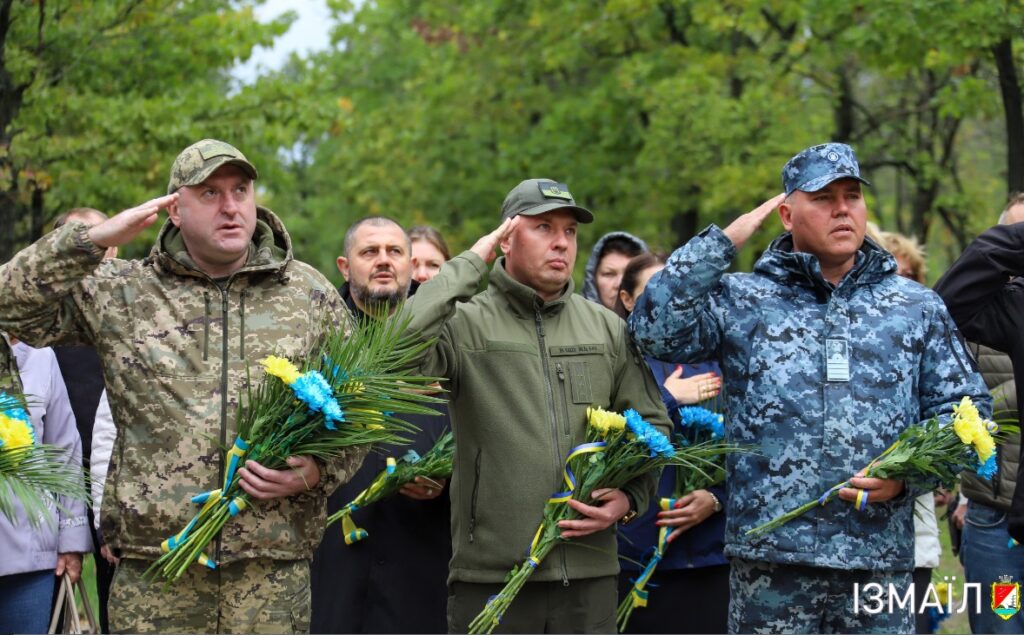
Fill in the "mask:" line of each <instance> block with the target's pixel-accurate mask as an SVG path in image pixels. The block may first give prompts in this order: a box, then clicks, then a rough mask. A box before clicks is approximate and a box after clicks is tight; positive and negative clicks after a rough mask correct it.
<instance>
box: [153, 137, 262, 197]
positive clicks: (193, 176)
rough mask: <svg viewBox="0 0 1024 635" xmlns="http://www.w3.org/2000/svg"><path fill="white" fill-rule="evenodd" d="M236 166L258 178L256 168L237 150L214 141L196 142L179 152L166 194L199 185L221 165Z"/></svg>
mask: <svg viewBox="0 0 1024 635" xmlns="http://www.w3.org/2000/svg"><path fill="white" fill-rule="evenodd" d="M228 164H230V165H237V166H238V167H240V168H242V170H243V171H244V172H245V173H246V174H248V175H249V178H251V179H253V180H255V179H257V178H259V174H257V173H256V168H255V167H254V166H253V164H252V163H249V159H246V158H245V155H244V154H242V153H241V152H239V151H238V148H236V147H234V146H233V145H231V144H228V143H224V142H223V141H217V140H216V139H203V140H202V141H197V142H195V143H193V144H192V145H190V146H189V147H187V148H185V149H184V150H182V151H181V154H179V155H178V158H177V159H175V160H174V165H172V166H171V179H170V181H168V183H167V193H168V194H171V193H173V192H176V191H177V190H178V189H179V188H181V187H184V186H186V185H199V184H200V183H202V182H203V181H205V180H206V179H207V177H209V176H210V175H211V174H213V172H214V170H216V169H217V168H219V167H220V166H222V165H228Z"/></svg>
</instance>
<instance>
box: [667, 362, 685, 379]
mask: <svg viewBox="0 0 1024 635" xmlns="http://www.w3.org/2000/svg"><path fill="white" fill-rule="evenodd" d="M682 376H683V365H682V364H676V369H675V370H674V371H672V374H670V375H669V377H670V378H671V379H679V378H680V377H682Z"/></svg>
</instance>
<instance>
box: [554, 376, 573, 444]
mask: <svg viewBox="0 0 1024 635" xmlns="http://www.w3.org/2000/svg"><path fill="white" fill-rule="evenodd" d="M555 373H556V374H557V375H558V383H559V384H561V387H562V414H563V415H564V418H563V421H562V429H563V430H564V431H565V436H567V437H568V436H569V435H571V434H572V431H571V430H569V397H568V396H567V395H566V392H565V371H564V370H563V369H562V362H558V363H556V364H555Z"/></svg>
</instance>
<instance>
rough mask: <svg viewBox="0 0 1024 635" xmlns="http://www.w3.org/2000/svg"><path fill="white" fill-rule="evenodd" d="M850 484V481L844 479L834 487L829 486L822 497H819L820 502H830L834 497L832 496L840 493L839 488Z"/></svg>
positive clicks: (822, 503)
mask: <svg viewBox="0 0 1024 635" xmlns="http://www.w3.org/2000/svg"><path fill="white" fill-rule="evenodd" d="M849 486H850V481H843V482H842V483H840V484H839V485H833V486H832V487H830V488H829V490H828V491H827V492H825V493H824V494H822V495H821V498H819V499H818V504H819V505H824V504H825V503H827V502H829V501H830V500H831V499H832V496H834V495H835V494H837V493H839V490H841V489H843V488H844V487H849Z"/></svg>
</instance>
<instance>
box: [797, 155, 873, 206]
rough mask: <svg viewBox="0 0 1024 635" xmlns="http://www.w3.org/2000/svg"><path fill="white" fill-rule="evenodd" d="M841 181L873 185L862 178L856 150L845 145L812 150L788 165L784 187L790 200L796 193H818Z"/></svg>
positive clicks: (798, 156)
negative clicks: (827, 186)
mask: <svg viewBox="0 0 1024 635" xmlns="http://www.w3.org/2000/svg"><path fill="white" fill-rule="evenodd" d="M838 179H857V180H858V181H860V182H861V183H863V184H865V185H871V183H869V182H868V180H867V179H865V178H864V177H862V176H861V175H860V165H858V164H857V155H856V154H854V152H853V148H851V147H850V146H848V145H846V144H845V143H823V144H821V145H816V146H811V147H810V148H807V149H806V150H804V151H802V152H800V154H798V155H796V156H795V157H793V158H792V159H790V160H789V161H787V162H786V165H785V166H783V168H782V187H783V188H784V189H785V190H786V196H789V195H790V194H792V193H793V190H801V191H803V192H817V191H818V190H820V189H821V188H823V187H825V186H826V185H828V184H829V183H831V182H832V181H836V180H838Z"/></svg>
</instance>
